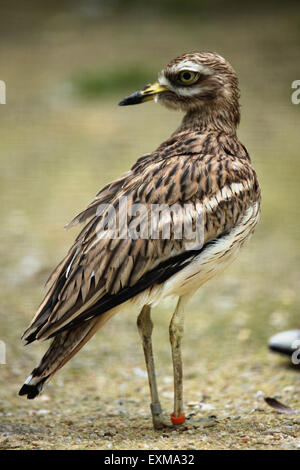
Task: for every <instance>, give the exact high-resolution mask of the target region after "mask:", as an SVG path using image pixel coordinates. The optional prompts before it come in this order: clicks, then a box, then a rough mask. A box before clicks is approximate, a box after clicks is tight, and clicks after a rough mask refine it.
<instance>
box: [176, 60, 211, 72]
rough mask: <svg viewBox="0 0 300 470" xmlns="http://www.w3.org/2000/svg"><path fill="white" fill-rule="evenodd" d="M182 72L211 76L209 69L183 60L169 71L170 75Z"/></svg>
mask: <svg viewBox="0 0 300 470" xmlns="http://www.w3.org/2000/svg"><path fill="white" fill-rule="evenodd" d="M182 70H188V71H190V72H198V73H203V74H205V75H212V71H211V70H210V69H209V68H207V67H204V65H201V64H196V63H195V62H192V61H190V60H183V61H182V62H180V63H179V64H176V65H173V66H172V67H171V69H170V71H171V72H172V73H178V72H181V71H182Z"/></svg>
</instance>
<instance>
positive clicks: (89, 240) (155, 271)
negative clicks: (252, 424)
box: [19, 52, 261, 429]
mask: <svg viewBox="0 0 300 470" xmlns="http://www.w3.org/2000/svg"><path fill="white" fill-rule="evenodd" d="M239 98H240V90H239V84H238V78H237V74H236V72H235V70H234V69H233V67H232V66H231V64H230V63H229V62H228V61H227V60H226V59H224V58H223V57H222V56H220V55H219V54H217V53H215V52H191V53H185V54H183V55H181V56H179V57H177V58H175V59H173V60H171V61H170V62H169V63H168V64H167V65H166V66H165V67H164V69H163V70H162V71H161V72H160V73H159V74H158V79H157V81H156V82H155V83H153V84H148V85H146V86H145V87H144V88H142V89H140V90H139V91H136V92H134V93H131V94H130V95H129V96H127V97H126V98H124V99H123V100H122V101H121V102H120V103H119V105H120V106H128V105H135V104H140V103H144V102H146V101H151V100H154V101H155V102H158V103H160V104H162V105H164V106H166V107H167V108H170V109H173V110H178V111H181V112H183V113H184V116H183V119H182V122H181V124H180V126H179V127H178V129H177V130H176V131H175V132H173V133H172V134H171V136H170V137H169V138H167V140H165V141H164V142H163V143H162V144H161V145H159V147H158V148H157V149H156V150H154V151H153V152H151V153H147V154H145V155H143V156H142V157H140V158H138V160H137V161H136V162H135V163H134V164H133V165H132V166H131V169H130V170H129V171H128V172H126V173H125V174H123V175H122V176H121V177H119V178H118V179H116V180H114V181H112V182H111V183H109V184H107V185H106V186H104V187H103V188H102V189H101V190H100V191H99V192H98V194H97V195H96V197H95V198H94V200H92V202H91V203H90V204H89V205H88V206H87V207H86V208H85V209H84V210H83V211H81V212H80V213H79V214H78V215H77V216H76V217H75V218H74V219H73V220H72V221H71V222H70V223H69V224H68V225H67V228H69V227H73V226H75V225H77V224H82V223H84V226H83V228H82V230H81V231H80V233H79V235H78V236H77V238H76V239H75V242H74V244H73V245H72V246H71V248H70V250H69V251H68V253H67V255H66V256H65V258H64V259H63V260H62V261H61V263H60V264H59V265H58V266H57V267H56V269H55V270H54V271H53V273H52V274H51V275H50V277H49V279H48V282H47V284H46V285H47V286H48V292H47V294H46V296H45V298H44V300H43V302H42V303H41V305H40V307H39V309H38V311H37V313H36V315H35V316H34V318H33V320H32V321H31V323H30V325H29V327H28V328H27V329H26V331H25V333H24V334H23V337H22V338H23V339H24V340H25V341H26V343H27V344H29V343H32V342H34V341H36V340H51V343H50V346H49V348H48V350H47V351H46V353H45V354H44V356H43V357H42V359H41V361H40V362H39V364H38V365H37V367H35V368H34V369H33V371H32V372H31V374H30V375H29V377H28V378H27V380H26V381H25V383H24V385H23V386H22V388H21V389H20V391H19V395H26V396H27V398H29V399H33V398H35V397H36V396H37V395H38V394H39V393H40V392H41V390H42V388H43V386H44V384H45V383H46V382H47V381H49V379H50V378H52V377H53V375H54V374H55V373H56V372H57V371H58V370H59V369H60V368H62V367H63V365H64V364H65V363H66V362H68V361H69V360H70V359H71V358H72V357H73V356H74V355H75V354H76V353H77V352H78V351H79V350H80V349H81V348H82V347H83V346H84V344H85V343H86V342H87V341H88V340H89V339H90V338H91V337H92V336H93V335H94V334H95V333H96V332H97V330H99V329H100V328H101V327H102V326H103V325H104V324H105V323H106V321H108V320H109V319H110V318H111V317H112V316H113V315H115V314H117V313H119V312H121V311H122V310H123V308H125V306H126V307H129V308H130V309H131V310H132V312H135V314H136V315H137V328H138V331H139V334H140V338H141V342H142V346H143V350H144V356H145V362H146V369H147V373H148V381H149V386H150V395H151V404H150V409H151V416H152V422H153V427H154V429H162V428H164V427H168V426H170V427H171V428H172V427H173V428H174V427H176V426H180V425H181V424H183V423H184V422H185V419H186V416H185V412H184V404H183V366H182V355H181V343H182V337H183V332H184V312H185V311H186V305H187V302H188V301H189V299H190V298H191V296H192V295H194V294H195V292H196V291H197V290H198V289H199V288H200V287H201V286H202V285H203V284H204V283H205V282H207V281H208V280H210V279H211V278H213V277H214V276H215V275H216V274H218V273H219V272H221V271H223V270H224V269H225V268H226V267H227V266H228V265H229V264H230V263H231V262H232V261H233V260H234V259H235V258H236V257H237V255H238V253H239V251H240V248H241V247H242V246H243V245H244V244H245V242H246V241H247V240H248V239H249V238H250V236H251V235H252V233H253V232H254V229H255V227H256V225H257V222H258V220H259V215H260V208H261V190H260V186H259V182H258V178H257V174H256V172H255V170H254V168H253V166H252V163H251V159H250V156H249V154H248V151H247V149H246V147H245V146H244V145H243V144H242V143H241V142H240V141H239V139H238V137H237V127H238V124H239V122H240V104H239ZM167 297H175V298H176V299H177V305H176V308H175V311H174V313H173V314H172V317H171V321H170V326H169V337H170V345H171V352H172V361H173V373H174V408H173V411H172V413H170V416H168V417H167V418H166V416H165V414H164V412H163V410H162V407H161V404H160V400H159V393H158V388H157V381H156V373H155V363H154V356H153V348H152V331H153V322H152V319H151V308H152V307H153V306H154V305H159V303H160V302H161V301H162V300H163V299H165V298H167Z"/></svg>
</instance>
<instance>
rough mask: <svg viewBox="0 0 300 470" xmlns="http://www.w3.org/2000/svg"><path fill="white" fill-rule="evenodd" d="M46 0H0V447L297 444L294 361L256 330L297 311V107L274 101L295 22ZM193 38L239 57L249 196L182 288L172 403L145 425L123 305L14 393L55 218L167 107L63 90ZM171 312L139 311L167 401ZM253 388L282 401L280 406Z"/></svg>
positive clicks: (111, 171)
mask: <svg viewBox="0 0 300 470" xmlns="http://www.w3.org/2000/svg"><path fill="white" fill-rule="evenodd" d="M49 5H50V4H49ZM51 8H52V7H51V6H49V11H48V13H47V17H45V16H43V21H39V20H38V18H39V15H41V14H42V13H41V11H40V10H39V8H37V9H36V10H35V16H30V18H29V17H28V18H29V19H28V18H27V20H28V21H27V20H26V12H23V13H22V14H23V16H24V18H23V17H22V18H23V20H22V21H24V24H23V23H22V21H21V20H20V21H19V23H18V22H17V19H18V18H19V17H15V16H14V15H12V13H10V16H9V12H5V11H3V12H1V16H2V17H3V18H6V19H7V18H10V20H11V19H12V18H15V21H16V23H15V29H14V30H13V31H12V30H9V29H8V26H7V25H8V24H9V23H8V21H6V23H5V25H4V27H3V28H2V35H3V39H2V41H3V45H4V46H5V47H3V48H2V50H1V57H0V59H1V63H2V64H5V67H4V70H3V74H4V75H5V76H4V75H3V77H2V76H0V79H5V80H6V81H7V89H8V91H9V100H8V104H7V105H5V106H1V108H0V111H1V117H2V125H1V128H0V141H1V157H0V165H1V166H0V169H1V172H0V175H1V185H0V192H1V200H2V201H3V203H2V206H1V231H0V241H1V243H0V257H1V265H0V292H1V306H0V309H1V312H0V340H1V341H4V342H5V344H6V364H2V365H0V374H1V375H0V377H1V387H0V449H300V413H298V412H297V410H299V409H300V393H299V390H300V387H299V385H300V375H299V369H297V368H295V367H292V366H291V363H290V361H289V359H288V358H284V357H283V358H282V357H280V356H277V355H276V354H273V353H271V352H269V351H268V349H267V341H268V338H269V337H270V335H272V334H274V333H276V332H278V331H281V330H284V329H290V328H299V326H300V325H299V309H300V308H299V307H300V297H299V292H300V285H299V279H300V268H299V266H300V262H299V261H300V259H299V252H300V250H299V247H300V238H299V233H300V230H299V220H300V212H299V205H298V202H297V201H299V196H300V194H299V174H300V164H299V155H298V149H299V144H298V142H299V109H297V106H295V105H292V104H291V102H290V89H291V88H290V84H291V82H292V80H295V79H297V78H299V77H298V76H297V73H298V71H297V70H296V67H297V64H298V63H299V61H297V60H295V57H297V54H298V55H299V25H298V23H297V18H296V15H295V14H294V10H293V8H289V7H288V5H285V6H284V7H282V9H281V10H280V11H279V10H278V11H276V8H274V9H273V10H272V12H270V11H267V12H265V13H263V12H262V11H260V12H259V13H257V14H255V13H253V14H252V15H249V16H245V15H244V14H241V15H240V16H239V15H236V16H231V17H230V21H229V20H228V21H227V20H226V21H224V18H223V17H222V16H218V15H213V16H212V17H211V18H208V17H207V18H205V17H203V18H193V19H192V18H185V19H180V20H179V19H178V18H177V19H173V20H169V19H163V18H156V17H155V18H152V20H151V17H150V16H149V17H147V22H145V24H141V22H140V20H139V19H138V18H132V17H130V18H128V21H124V19H123V18H115V19H113V20H112V19H111V20H110V21H107V22H103V23H101V27H100V26H99V24H98V23H97V21H94V20H93V18H92V17H88V18H85V19H82V18H81V19H80V20H79V19H78V18H77V16H76V14H75V13H74V12H73V13H72V15H68V14H67V15H66V14H65V12H63V11H52V10H51ZM53 8H54V7H53ZM278 8H279V7H278ZM26 11H27V10H26ZM5 15H6V16H5ZM26 21H27V23H26ZM245 22H246V23H245ZM104 23H105V24H104ZM245 24H247V28H245ZM78 31H80V33H79V32H78ZM278 31H280V34H278ZM137 38H138V40H139V41H138V42H139V44H138V45H137ZM199 48H200V49H203V50H205V49H206V50H217V51H220V52H221V53H222V54H223V55H224V56H225V57H228V58H230V60H231V61H232V63H233V64H234V66H235V68H236V69H237V70H238V73H239V76H240V82H241V89H242V105H243V106H242V125H241V128H240V133H239V135H240V137H241V140H242V141H243V142H244V143H245V144H246V145H247V147H248V149H249V151H250V154H251V155H252V156H253V162H254V166H255V168H256V169H257V172H258V175H259V179H260V182H261V185H262V189H263V211H262V217H261V222H260V224H259V227H258V229H257V232H256V234H255V236H254V237H253V239H252V240H251V242H250V244H249V246H248V247H247V248H245V250H244V251H243V253H242V254H241V256H240V257H239V259H238V260H237V261H236V262H235V263H234V264H233V265H232V267H230V268H229V269H228V270H227V271H226V272H225V273H223V274H222V276H220V277H219V278H217V279H215V280H213V281H211V282H210V283H208V284H207V285H206V286H204V287H203V288H202V289H201V291H199V292H198V293H197V294H196V295H195V296H194V298H193V299H192V300H191V302H190V304H189V307H188V311H187V314H186V321H185V336H184V341H183V361H184V402H185V409H186V413H187V415H188V417H189V419H188V420H187V422H186V424H185V425H183V426H181V427H178V428H171V429H170V430H164V431H153V429H152V422H151V417H150V409H149V390H148V383H147V377H146V374H145V366H144V359H143V353H142V348H141V345H140V340H139V336H138V332H137V329H136V318H135V317H134V315H132V313H131V312H130V311H129V312H128V311H127V312H124V313H122V314H120V315H119V316H118V317H115V318H113V319H111V320H110V321H109V322H108V323H107V324H106V325H105V327H104V329H103V330H102V331H99V332H98V333H97V335H96V336H95V337H94V338H93V339H92V340H91V341H90V342H89V343H88V344H87V345H86V346H85V348H84V349H83V350H82V351H81V352H80V353H79V354H78V355H77V356H75V357H74V358H73V359H72V361H70V363H69V364H67V365H66V366H65V367H64V369H63V370H61V371H59V373H58V374H57V375H56V376H55V377H54V379H53V380H52V381H51V382H50V383H49V385H48V386H47V387H46V388H45V390H44V392H43V394H42V395H41V396H40V397H39V398H37V399H36V400H34V401H29V400H26V399H24V398H23V397H19V396H18V395H17V394H18V390H19V388H20V386H21V385H22V384H23V382H24V379H25V378H26V377H27V376H28V374H29V373H30V371H31V370H32V368H33V367H34V366H35V364H36V362H37V361H38V360H39V358H40V357H41V354H42V353H43V352H44V350H45V349H46V344H44V343H43V344H33V345H31V346H30V347H26V348H24V346H23V345H22V343H21V341H20V336H21V334H22V332H23V331H24V329H25V327H26V326H27V324H28V322H29V321H30V319H31V317H32V315H33V313H34V312H35V310H36V307H37V305H38V304H39V303H40V302H41V300H42V296H43V293H44V292H43V290H42V286H43V283H44V282H45V280H46V279H47V276H48V274H49V273H50V272H51V271H52V269H53V267H54V265H56V263H57V262H58V261H59V260H60V258H61V257H62V256H63V255H64V253H65V251H66V250H67V248H68V246H69V245H70V243H71V242H72V241H73V239H74V237H75V235H76V229H75V230H73V231H69V232H64V231H63V229H62V227H63V226H64V224H65V223H66V222H68V221H69V220H70V219H71V218H72V217H73V216H74V215H75V213H77V212H78V211H79V210H80V209H81V208H83V207H84V206H85V205H86V204H87V203H88V202H89V201H90V200H91V199H92V198H93V196H94V195H95V194H96V192H97V191H98V190H99V188H100V187H102V186H103V185H104V184H105V183H107V182H108V181H110V180H111V179H112V178H115V177H117V176H119V175H120V174H121V173H123V172H125V171H126V170H127V169H128V167H129V166H130V165H131V164H132V163H133V162H134V161H135V160H136V158H137V157H138V156H140V155H142V154H143V153H145V152H147V151H150V150H151V149H153V148H156V147H157V145H158V144H159V143H160V142H161V141H162V140H163V139H164V138H165V137H167V136H168V135H169V134H170V133H171V132H172V131H173V130H174V129H175V128H176V126H177V125H178V122H179V119H180V117H179V116H178V115H176V114H175V113H173V114H172V113H170V112H169V111H167V110H164V109H162V108H160V107H158V106H155V105H154V104H146V105H145V106H141V107H132V108H130V109H127V110H126V112H124V109H122V110H120V108H118V107H117V106H116V103H117V102H118V101H119V100H120V99H121V98H122V97H123V96H120V93H119V92H116V91H113V90H112V93H111V94H110V96H109V97H106V98H105V99H104V98H103V99H101V100H98V101H97V100H96V101H93V100H89V101H88V100H85V99H84V98H81V99H79V98H76V97H74V96H73V95H72V77H73V76H76V74H78V73H80V74H84V73H85V71H87V70H100V69H99V67H100V66H99V64H100V65H101V64H102V66H103V60H102V59H103V57H105V58H106V59H105V60H106V62H105V66H106V67H108V68H109V69H110V73H111V71H112V70H113V67H116V64H117V65H118V69H120V67H127V66H128V64H131V65H132V64H136V63H137V62H138V63H139V64H144V63H145V61H146V60H147V70H149V69H150V70H153V77H149V82H150V81H151V80H152V79H153V78H154V77H155V75H156V71H157V70H159V69H160V68H161V67H162V66H163V65H164V63H165V62H166V61H168V60H169V59H171V58H172V57H173V56H175V55H177V54H180V53H181V52H182V51H183V50H185V51H187V50H195V49H199ZM145 51H147V52H146V54H145ZM245 51H247V54H245ZM278 57H279V59H280V66H278ZM275 59H276V60H275ZM101 60H102V61H101ZM128 67H129V66H128ZM99 73H100V72H99ZM101 74H102V75H103V76H105V70H104V69H103V67H102V69H101ZM274 77H275V79H274ZM143 85H145V84H144V83H141V86H143ZM131 91H133V90H130V89H128V90H126V92H127V93H128V92H131ZM124 94H125V92H124ZM173 310H174V301H173V300H170V301H166V302H164V303H163V304H161V305H159V306H158V307H156V308H155V309H154V315H153V318H154V325H155V329H154V351H155V358H156V367H157V375H158V386H159V391H160V394H161V401H162V405H163V408H164V410H165V412H166V415H168V414H169V413H170V412H171V411H172V404H173V384H172V380H173V379H172V365H171V353H170V346H169V339H168V324H169V320H170V317H171V314H172V311H173ZM265 397H275V398H277V399H278V400H280V401H281V402H283V403H284V404H286V405H288V406H290V407H291V408H292V409H293V410H295V413H294V414H279V413H278V412H277V411H276V410H274V409H272V408H270V407H269V406H268V405H267V404H266V403H265V401H264V398H265Z"/></svg>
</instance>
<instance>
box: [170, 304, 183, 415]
mask: <svg viewBox="0 0 300 470" xmlns="http://www.w3.org/2000/svg"><path fill="white" fill-rule="evenodd" d="M183 304H184V301H183V297H179V300H178V303H177V306H176V310H175V312H174V314H173V316H172V319H171V323H170V327H169V333H170V342H171V348H172V359H173V371H174V412H173V413H172V414H171V420H172V423H173V424H181V423H184V421H185V415H184V414H183V392H182V360H181V338H182V336H183V320H184V316H183Z"/></svg>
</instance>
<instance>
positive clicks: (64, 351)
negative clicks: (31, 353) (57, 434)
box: [19, 311, 113, 399]
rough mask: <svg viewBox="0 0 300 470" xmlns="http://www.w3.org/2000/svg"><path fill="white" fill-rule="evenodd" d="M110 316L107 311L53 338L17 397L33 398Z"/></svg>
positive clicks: (110, 312) (110, 313) (109, 312)
mask: <svg viewBox="0 0 300 470" xmlns="http://www.w3.org/2000/svg"><path fill="white" fill-rule="evenodd" d="M112 314H113V311H108V312H106V313H104V314H103V315H101V316H100V317H97V318H95V319H93V320H90V321H88V322H86V323H84V324H81V325H79V326H78V327H77V328H75V329H72V330H69V331H63V332H62V333H59V334H58V335H57V336H55V337H54V340H53V341H52V343H51V345H50V347H49V349H48V350H47V351H46V353H45V355H44V356H43V358H42V359H41V361H40V363H39V365H38V366H37V367H36V368H35V369H33V371H32V372H31V374H30V375H29V377H28V378H27V379H26V381H25V383H24V385H23V386H22V388H21V389H20V391H19V395H27V398H29V399H32V398H35V397H36V396H37V395H38V394H39V393H40V392H41V390H42V389H43V386H44V384H45V382H46V381H48V380H49V379H50V378H51V377H52V376H53V375H54V374H55V372H56V371H57V370H58V369H60V368H61V367H62V366H63V365H64V364H66V362H68V361H69V360H70V359H71V357H73V356H74V354H76V353H77V352H78V351H79V350H80V349H81V348H82V347H83V346H84V345H85V343H86V342H87V341H88V340H89V339H90V338H91V337H92V336H93V335H94V334H95V333H96V331H97V330H98V329H99V328H101V326H102V325H104V323H105V322H106V321H107V320H108V319H109V318H110V317H111V316H112Z"/></svg>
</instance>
